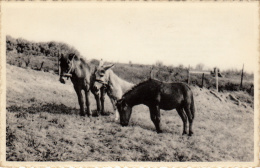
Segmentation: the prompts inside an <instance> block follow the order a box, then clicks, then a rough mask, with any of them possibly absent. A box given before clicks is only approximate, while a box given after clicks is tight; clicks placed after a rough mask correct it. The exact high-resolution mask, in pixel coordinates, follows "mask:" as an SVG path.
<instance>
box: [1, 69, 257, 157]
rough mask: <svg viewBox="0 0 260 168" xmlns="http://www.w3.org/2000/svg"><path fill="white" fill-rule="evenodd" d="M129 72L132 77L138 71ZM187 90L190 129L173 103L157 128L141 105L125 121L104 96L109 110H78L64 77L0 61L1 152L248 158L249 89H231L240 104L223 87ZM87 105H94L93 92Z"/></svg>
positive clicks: (8, 154)
mask: <svg viewBox="0 0 260 168" xmlns="http://www.w3.org/2000/svg"><path fill="white" fill-rule="evenodd" d="M120 66H121V65H120ZM120 66H119V67H120ZM122 67H125V68H126V69H127V68H128V67H127V66H122ZM122 67H121V68H122ZM132 69H134V68H132ZM114 70H115V72H116V73H119V70H117V69H114ZM137 71H139V70H137ZM131 72H132V71H131ZM121 73H122V72H121ZM143 73H148V70H147V71H144V72H143ZM119 75H120V76H124V74H123V73H122V74H120V73H119ZM135 75H136V74H135ZM131 76H132V78H133V79H132V80H136V82H138V81H137V80H139V78H138V79H134V76H133V74H130V75H129V77H131ZM137 76H138V75H137ZM140 76H141V74H140ZM125 77H126V76H125ZM140 80H142V79H141V77H140ZM192 90H193V92H194V99H195V104H196V109H197V112H196V116H195V120H194V127H193V128H194V133H195V134H194V136H192V137H188V136H182V135H181V133H182V121H181V119H180V117H179V116H178V114H177V112H176V110H171V111H163V110H162V111H161V112H162V116H161V120H162V130H163V133H162V134H157V133H156V132H155V128H154V125H153V123H152V121H151V120H150V116H149V111H148V108H147V107H146V106H143V105H140V106H137V107H135V108H134V109H133V114H132V117H131V120H130V126H128V127H121V126H120V125H119V123H117V122H114V114H113V113H112V107H111V103H110V101H109V100H108V98H106V101H105V108H106V111H107V112H108V113H109V114H110V115H109V116H100V117H91V118H88V117H80V116H79V115H78V112H79V107H78V103H77V98H76V93H75V92H74V90H73V87H72V84H71V83H70V82H67V84H65V85H63V84H61V83H59V82H58V77H57V75H55V74H52V73H46V72H42V71H34V70H31V69H24V68H19V67H17V66H11V65H8V64H7V110H6V117H7V118H6V119H7V125H6V126H7V128H6V131H7V134H6V146H7V148H6V157H7V158H6V159H7V160H8V161H195V162H199V161H253V151H254V150H253V149H254V148H253V147H254V143H253V142H254V141H253V139H254V136H253V135H254V133H253V131H254V127H253V126H254V122H253V118H254V112H253V109H252V102H253V101H252V100H253V98H252V96H249V95H248V94H246V93H245V92H242V91H238V92H232V94H233V95H234V96H236V97H237V98H239V99H240V100H241V101H243V103H244V104H245V105H246V106H241V105H240V106H238V105H236V104H235V103H234V102H233V101H232V100H230V99H229V92H222V93H219V95H220V96H221V97H222V99H223V100H224V101H223V102H221V101H219V100H218V99H217V98H216V97H214V96H213V95H212V94H211V93H210V92H209V90H208V89H205V88H203V89H200V88H199V87H197V86H192ZM91 109H92V110H95V109H96V105H95V101H94V98H93V96H92V95H91Z"/></svg>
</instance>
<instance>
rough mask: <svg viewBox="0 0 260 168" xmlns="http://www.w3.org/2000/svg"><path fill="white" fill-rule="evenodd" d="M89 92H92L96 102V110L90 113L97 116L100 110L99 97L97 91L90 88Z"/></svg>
mask: <svg viewBox="0 0 260 168" xmlns="http://www.w3.org/2000/svg"><path fill="white" fill-rule="evenodd" d="M91 92H92V93H93V95H94V97H95V100H96V103H97V111H96V112H95V113H94V114H92V115H93V116H98V115H99V112H100V98H99V93H98V92H96V91H93V90H91Z"/></svg>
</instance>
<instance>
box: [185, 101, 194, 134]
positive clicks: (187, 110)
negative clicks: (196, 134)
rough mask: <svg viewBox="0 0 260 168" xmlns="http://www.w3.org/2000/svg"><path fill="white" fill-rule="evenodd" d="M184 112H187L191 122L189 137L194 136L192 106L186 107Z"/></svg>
mask: <svg viewBox="0 0 260 168" xmlns="http://www.w3.org/2000/svg"><path fill="white" fill-rule="evenodd" d="M184 110H185V112H186V115H187V117H188V120H189V136H192V134H193V131H192V123H193V116H192V114H191V111H190V105H187V106H185V107H184Z"/></svg>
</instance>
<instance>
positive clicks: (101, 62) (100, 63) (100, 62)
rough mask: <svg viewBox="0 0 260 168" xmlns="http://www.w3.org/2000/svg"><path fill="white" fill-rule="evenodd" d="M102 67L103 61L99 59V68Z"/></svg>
mask: <svg viewBox="0 0 260 168" xmlns="http://www.w3.org/2000/svg"><path fill="white" fill-rule="evenodd" d="M103 65H104V61H103V59H101V60H100V61H99V65H98V66H99V67H102V66H103Z"/></svg>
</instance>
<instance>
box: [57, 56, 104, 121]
mask: <svg viewBox="0 0 260 168" xmlns="http://www.w3.org/2000/svg"><path fill="white" fill-rule="evenodd" d="M94 71H95V69H94V68H93V67H91V66H90V65H89V64H88V63H87V62H86V61H85V60H84V59H83V58H82V57H80V56H79V55H76V54H74V53H70V54H66V55H64V54H61V56H60V58H59V75H60V78H59V81H60V82H61V83H63V84H65V80H64V79H63V77H68V78H70V79H71V81H72V83H73V86H74V90H75V92H76V94H77V96H78V103H79V106H80V115H81V116H85V112H84V111H85V110H84V101H83V95H82V90H84V91H85V98H86V102H85V103H86V113H87V116H90V115H91V111H90V101H89V91H91V92H92V93H93V94H94V97H95V99H96V102H97V114H96V115H98V112H99V111H100V97H99V90H97V89H93V84H94V82H95V76H94ZM100 90H101V94H102V92H103V90H104V87H102V86H101V87H100Z"/></svg>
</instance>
